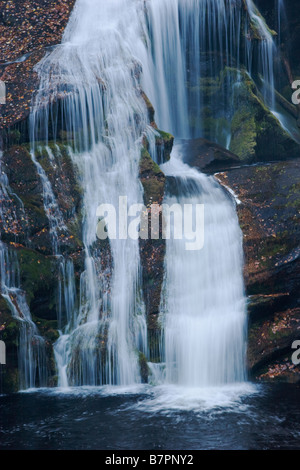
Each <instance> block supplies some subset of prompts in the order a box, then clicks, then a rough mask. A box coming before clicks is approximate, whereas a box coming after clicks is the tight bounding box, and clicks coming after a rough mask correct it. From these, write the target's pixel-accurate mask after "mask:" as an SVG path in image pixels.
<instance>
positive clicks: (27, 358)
mask: <svg viewBox="0 0 300 470" xmlns="http://www.w3.org/2000/svg"><path fill="white" fill-rule="evenodd" d="M12 197H13V196H12V193H11V190H10V187H9V185H8V179H7V176H6V174H5V173H4V172H3V171H2V152H0V201H1V206H0V219H1V222H2V224H3V228H4V230H12V228H14V227H17V226H18V222H17V217H16V214H15V213H14V211H11V208H12ZM20 202H21V201H20V200H18V203H20ZM20 284H21V283H20V269H19V261H18V256H17V253H16V252H15V251H14V250H11V249H9V248H8V247H7V245H6V244H5V243H4V242H3V241H1V239H0V295H1V296H2V297H3V298H4V299H5V300H6V303H7V305H8V307H9V309H10V310H11V313H12V316H13V318H15V319H16V321H17V324H18V327H19V332H20V333H19V341H18V368H19V383H20V389H27V388H33V387H36V386H41V387H43V386H46V385H47V378H48V377H47V367H46V354H45V341H44V339H43V338H42V337H41V336H40V335H39V332H38V329H37V326H36V325H35V323H34V322H33V321H32V318H31V313H30V310H29V307H28V304H27V301H26V293H25V292H24V291H23V290H22V289H21V285H20Z"/></svg>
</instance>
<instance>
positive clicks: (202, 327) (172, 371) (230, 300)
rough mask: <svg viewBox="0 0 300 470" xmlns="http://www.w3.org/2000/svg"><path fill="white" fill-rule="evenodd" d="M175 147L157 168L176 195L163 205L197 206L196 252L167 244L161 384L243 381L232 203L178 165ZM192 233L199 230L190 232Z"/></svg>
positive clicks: (242, 316) (238, 240) (239, 272)
mask: <svg viewBox="0 0 300 470" xmlns="http://www.w3.org/2000/svg"><path fill="white" fill-rule="evenodd" d="M181 157H182V155H181V151H180V146H179V147H176V146H175V148H174V151H173V154H172V158H171V160H170V162H168V163H166V164H165V165H162V167H161V168H162V170H163V171H164V172H165V174H166V175H167V176H172V177H175V178H176V179H177V182H178V187H179V188H181V195H180V196H174V195H167V196H166V197H165V202H166V203H168V204H170V205H171V204H180V205H181V206H184V204H193V205H195V204H204V211H205V217H204V247H203V249H202V250H199V251H186V249H185V242H186V240H184V239H183V240H173V239H171V240H169V241H168V242H167V252H166V262H165V263H166V267H165V269H166V274H165V280H164V289H163V298H162V307H161V322H162V324H163V327H164V332H165V345H164V349H165V361H166V380H167V382H168V383H173V384H179V385H186V386H188V387H207V386H218V385H224V384H228V383H235V382H243V381H244V380H245V378H246V374H245V352H246V313H245V297H244V286H243V250H242V234H241V231H240V228H239V225H238V220H237V216H236V212H235V204H234V202H233V198H231V196H229V195H228V194H227V193H226V192H225V190H223V189H222V188H221V187H220V186H219V184H218V183H217V182H216V181H215V180H214V179H213V177H207V176H205V175H203V174H200V173H198V172H197V171H196V170H194V169H191V168H190V167H189V166H187V165H185V164H183V163H182V161H181ZM198 230H200V228H199V229H198Z"/></svg>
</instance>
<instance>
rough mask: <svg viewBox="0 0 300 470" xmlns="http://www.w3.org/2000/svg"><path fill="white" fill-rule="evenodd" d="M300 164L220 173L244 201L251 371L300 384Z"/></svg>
mask: <svg viewBox="0 0 300 470" xmlns="http://www.w3.org/2000/svg"><path fill="white" fill-rule="evenodd" d="M299 170H300V160H299V159H297V160H294V161H288V162H280V163H272V164H267V165H258V166H252V167H243V168H239V169H233V170H231V171H228V172H226V173H220V174H218V175H217V179H218V180H219V181H220V182H221V183H222V184H224V185H226V186H227V187H229V188H231V189H232V190H233V191H234V192H235V194H236V195H237V197H238V199H239V201H240V202H241V203H240V204H239V205H238V206H237V208H238V215H239V220H240V226H241V229H242V231H243V235H244V251H245V279H246V288H247V294H248V296H249V305H248V312H249V342H248V361H249V371H250V374H251V376H252V377H254V378H255V379H257V380H282V381H291V382H296V381H299V380H300V370H299V367H298V366H295V365H294V364H292V361H291V356H292V353H293V350H292V343H293V341H294V340H296V339H300V318H299V313H300V311H299V305H300V297H299V292H300V257H299V255H300V249H299V238H300V237H299V235H300V233H299V230H300V229H299V227H300V225H299V214H300V199H299V189H300V187H299V181H298V180H299V177H298V175H299Z"/></svg>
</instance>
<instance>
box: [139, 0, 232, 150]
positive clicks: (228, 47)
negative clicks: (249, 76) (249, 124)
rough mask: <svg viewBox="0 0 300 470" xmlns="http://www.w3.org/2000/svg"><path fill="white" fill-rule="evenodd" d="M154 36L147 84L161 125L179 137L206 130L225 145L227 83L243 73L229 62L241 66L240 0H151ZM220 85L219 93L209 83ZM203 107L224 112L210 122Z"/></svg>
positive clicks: (228, 112)
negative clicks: (229, 70)
mask: <svg viewBox="0 0 300 470" xmlns="http://www.w3.org/2000/svg"><path fill="white" fill-rule="evenodd" d="M147 18H148V22H149V38H150V42H151V50H149V52H150V55H149V57H148V63H147V67H144V75H143V87H144V88H145V90H147V94H148V96H149V98H150V100H151V101H152V103H153V105H154V108H155V111H156V121H157V124H158V126H159V127H160V128H161V129H164V130H166V131H168V132H171V133H173V134H174V135H175V136H176V137H181V138H190V137H199V136H200V135H204V134H206V135H205V136H206V137H207V138H210V139H211V140H216V141H218V142H219V143H221V144H222V143H223V145H224V146H225V145H226V141H227V139H228V133H229V127H228V126H227V124H228V123H227V122H226V117H227V118H228V117H229V116H230V115H231V111H232V109H231V108H232V103H231V102H230V101H228V100H227V96H228V93H227V92H226V89H229V90H230V89H231V87H232V86H233V85H234V82H235V81H237V80H238V77H237V76H236V75H235V74H234V73H233V74H226V77H225V79H224V78H223V77H222V72H223V69H224V66H228V67H235V68H236V69H238V68H239V61H240V33H241V3H240V1H227V0H201V1H198V0H151V1H149V2H147ZM208 84H210V85H211V87H212V89H213V87H219V93H218V96H217V98H215V97H213V95H212V96H211V97H210V96H209V93H208V95H207V96H205V95H204V92H203V89H204V86H207V85H208ZM204 108H205V109H206V110H208V112H209V113H211V112H215V113H217V116H218V117H220V118H221V117H223V118H225V119H222V122H221V120H220V122H218V121H217V120H216V123H215V124H214V125H212V128H211V129H210V131H209V133H208V130H207V129H206V128H205V122H204V119H205V113H204Z"/></svg>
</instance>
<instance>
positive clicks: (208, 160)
mask: <svg viewBox="0 0 300 470" xmlns="http://www.w3.org/2000/svg"><path fill="white" fill-rule="evenodd" d="M180 151H181V152H182V154H183V160H184V162H185V163H187V164H188V165H190V166H194V167H195V168H197V169H198V170H200V171H202V172H203V173H212V172H215V171H222V170H225V169H228V168H230V167H233V166H236V165H239V164H240V159H239V157H238V156H237V155H235V154H234V153H232V152H230V151H229V150H226V149H224V148H223V147H221V146H220V145H218V144H216V143H214V142H210V141H209V140H206V139H201V138H200V139H193V140H182V141H180Z"/></svg>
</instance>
